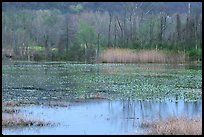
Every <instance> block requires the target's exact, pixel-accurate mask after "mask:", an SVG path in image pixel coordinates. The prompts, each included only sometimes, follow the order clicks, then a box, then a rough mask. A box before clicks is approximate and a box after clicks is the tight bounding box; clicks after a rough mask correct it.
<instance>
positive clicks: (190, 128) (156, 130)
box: [142, 117, 202, 135]
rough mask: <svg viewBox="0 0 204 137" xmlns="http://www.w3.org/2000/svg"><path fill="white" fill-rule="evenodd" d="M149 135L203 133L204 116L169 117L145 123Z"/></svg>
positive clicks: (143, 125)
mask: <svg viewBox="0 0 204 137" xmlns="http://www.w3.org/2000/svg"><path fill="white" fill-rule="evenodd" d="M142 127H144V128H145V127H146V128H148V130H147V134H149V135H202V117H197V118H194V119H188V118H185V117H182V118H169V119H167V120H166V121H157V122H153V123H143V124H142Z"/></svg>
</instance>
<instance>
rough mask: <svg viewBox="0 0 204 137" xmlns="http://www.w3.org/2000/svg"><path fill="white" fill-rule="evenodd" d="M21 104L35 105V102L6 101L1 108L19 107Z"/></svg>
mask: <svg viewBox="0 0 204 137" xmlns="http://www.w3.org/2000/svg"><path fill="white" fill-rule="evenodd" d="M22 104H35V102H34V101H28V100H16V101H6V102H3V104H2V106H5V107H16V106H20V105H22Z"/></svg>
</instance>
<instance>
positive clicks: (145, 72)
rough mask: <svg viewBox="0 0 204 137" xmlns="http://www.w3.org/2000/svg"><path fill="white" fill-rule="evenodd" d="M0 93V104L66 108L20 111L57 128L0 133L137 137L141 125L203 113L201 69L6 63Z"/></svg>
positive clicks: (27, 107) (10, 129)
mask: <svg viewBox="0 0 204 137" xmlns="http://www.w3.org/2000/svg"><path fill="white" fill-rule="evenodd" d="M2 91H3V92H2V101H10V100H33V101H36V102H38V101H64V102H67V103H68V104H69V105H68V106H67V107H49V106H45V105H24V106H21V107H20V109H21V113H23V114H24V115H26V116H28V117H34V118H36V117H37V118H40V119H43V120H45V121H52V122H54V123H57V124H56V125H52V126H43V127H35V126H30V127H13V128H4V129H2V132H3V134H129V133H135V134H140V133H142V132H143V129H142V127H141V126H140V124H141V122H143V121H151V120H155V119H160V120H164V119H165V118H167V117H175V116H187V117H194V116H197V115H200V114H202V66H195V65H170V64H72V63H68V62H40V63H39V62H10V63H6V64H3V66H2ZM76 100H81V101H77V102H76Z"/></svg>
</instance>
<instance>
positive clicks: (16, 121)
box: [2, 113, 52, 127]
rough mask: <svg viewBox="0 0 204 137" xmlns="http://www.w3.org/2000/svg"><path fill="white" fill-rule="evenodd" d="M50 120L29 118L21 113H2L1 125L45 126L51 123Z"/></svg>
mask: <svg viewBox="0 0 204 137" xmlns="http://www.w3.org/2000/svg"><path fill="white" fill-rule="evenodd" d="M51 124H52V123H51V122H45V121H43V120H40V119H29V118H26V117H25V116H23V115H21V114H19V113H18V114H16V113H14V114H8V113H2V127H14V126H33V125H34V126H45V125H51Z"/></svg>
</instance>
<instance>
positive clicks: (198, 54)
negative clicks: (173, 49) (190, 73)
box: [187, 48, 202, 61]
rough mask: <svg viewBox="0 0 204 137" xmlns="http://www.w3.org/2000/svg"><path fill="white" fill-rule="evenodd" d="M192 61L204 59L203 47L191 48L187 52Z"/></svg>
mask: <svg viewBox="0 0 204 137" xmlns="http://www.w3.org/2000/svg"><path fill="white" fill-rule="evenodd" d="M187 54H188V55H189V58H190V60H191V61H197V60H198V59H200V60H202V49H200V48H199V49H198V50H196V49H194V48H193V49H191V50H189V51H188V52H187Z"/></svg>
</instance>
